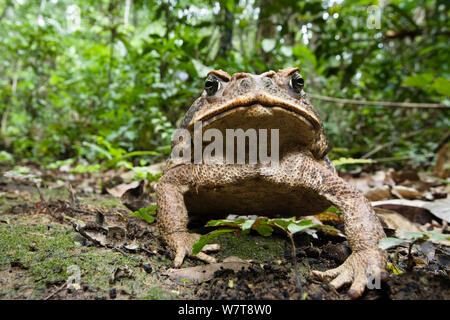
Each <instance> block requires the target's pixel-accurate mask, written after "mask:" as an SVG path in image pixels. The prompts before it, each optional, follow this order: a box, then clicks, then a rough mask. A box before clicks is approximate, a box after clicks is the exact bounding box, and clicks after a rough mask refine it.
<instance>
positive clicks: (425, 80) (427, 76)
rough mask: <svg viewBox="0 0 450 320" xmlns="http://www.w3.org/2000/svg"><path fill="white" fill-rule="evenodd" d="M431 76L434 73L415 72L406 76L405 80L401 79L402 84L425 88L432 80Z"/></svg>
mask: <svg viewBox="0 0 450 320" xmlns="http://www.w3.org/2000/svg"><path fill="white" fill-rule="evenodd" d="M433 78H434V75H433V74H432V73H422V74H416V75H414V76H409V77H406V78H405V80H403V84H404V85H405V86H409V87H418V88H425V87H426V86H428V85H429V84H430V83H431V81H433Z"/></svg>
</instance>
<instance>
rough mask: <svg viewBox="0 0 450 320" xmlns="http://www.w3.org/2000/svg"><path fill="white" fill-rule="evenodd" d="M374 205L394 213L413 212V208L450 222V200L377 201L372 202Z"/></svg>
mask: <svg viewBox="0 0 450 320" xmlns="http://www.w3.org/2000/svg"><path fill="white" fill-rule="evenodd" d="M372 205H373V206H374V207H383V208H387V209H391V210H394V211H399V210H413V208H418V209H421V210H423V209H425V210H427V211H428V212H430V213H431V214H433V215H434V216H436V217H438V218H440V219H442V220H445V221H447V222H450V198H445V199H438V200H434V201H422V200H406V199H392V200H383V201H375V202H372ZM427 222H430V221H427ZM423 224H425V223H423Z"/></svg>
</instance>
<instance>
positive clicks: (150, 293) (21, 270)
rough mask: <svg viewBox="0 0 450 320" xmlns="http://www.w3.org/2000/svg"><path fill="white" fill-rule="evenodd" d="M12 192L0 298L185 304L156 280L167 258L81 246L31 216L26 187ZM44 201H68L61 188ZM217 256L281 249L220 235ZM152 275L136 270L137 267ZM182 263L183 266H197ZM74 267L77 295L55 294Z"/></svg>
mask: <svg viewBox="0 0 450 320" xmlns="http://www.w3.org/2000/svg"><path fill="white" fill-rule="evenodd" d="M11 188H13V189H15V190H18V191H15V192H11V191H9V192H4V193H1V194H0V275H1V276H0V299H45V298H48V297H49V296H50V297H51V298H52V299H55V298H57V299H109V298H111V290H114V289H115V292H116V298H118V299H120V298H121V299H179V298H180V299H191V298H195V296H194V295H193V293H192V291H193V287H191V286H188V285H180V284H176V283H174V282H173V281H171V280H168V279H167V278H166V277H164V276H161V273H163V272H164V271H165V270H167V269H168V268H170V267H171V263H172V260H171V257H170V256H167V255H156V256H146V255H143V254H142V253H135V254H133V253H126V255H124V254H123V253H121V252H119V251H116V250H113V249H108V248H103V247H98V246H92V245H90V246H86V245H85V244H84V243H83V241H82V240H83V238H82V236H81V235H80V234H79V233H78V232H76V231H75V230H74V229H73V227H72V226H71V225H70V224H68V223H65V222H63V223H61V222H57V221H55V219H53V218H52V217H51V215H49V214H48V213H46V212H43V211H42V210H38V209H37V208H38V207H39V206H41V204H39V202H40V201H41V199H40V196H39V194H38V192H37V189H36V188H35V187H33V186H21V187H20V188H17V187H16V186H11ZM41 192H42V194H43V196H44V198H45V199H47V200H50V199H60V200H68V198H69V193H68V191H67V190H66V189H64V188H61V189H45V188H42V189H41ZM78 199H79V200H80V202H81V203H84V204H86V205H91V206H94V207H97V208H104V210H117V209H124V207H123V205H122V204H121V202H120V200H119V199H117V198H113V197H111V196H109V195H99V194H81V195H79V196H78ZM216 240H217V241H216V242H218V243H219V244H221V246H222V251H221V252H219V253H217V254H216V255H215V256H216V257H217V258H219V260H222V259H223V258H226V257H228V256H231V255H233V256H238V257H241V258H243V259H251V260H255V261H260V262H264V261H279V260H280V259H283V254H284V251H285V248H286V246H287V245H288V244H287V241H286V239H285V238H284V237H283V236H282V235H276V236H274V237H267V238H265V237H261V236H258V235H253V234H250V235H231V234H228V235H223V236H221V237H219V238H217V239H216ZM144 264H146V265H147V268H148V266H150V267H151V269H152V272H150V273H148V272H146V271H145V270H144V268H143V265H144ZM202 264H203V263H201V262H199V261H198V260H196V259H190V258H188V259H186V261H185V264H184V265H183V266H184V267H189V266H196V265H202ZM72 266H76V268H78V269H79V270H80V273H81V282H80V289H79V290H72V291H67V290H61V293H58V294H55V295H54V296H52V294H53V293H54V292H55V291H57V290H58V289H59V288H60V287H61V286H62V285H64V283H65V282H66V281H67V279H68V278H69V277H70V276H71V275H72V273H71V270H72V269H71V268H73V267H72ZM125 267H129V268H130V269H131V270H132V277H131V278H122V279H120V280H119V281H116V282H115V283H112V284H111V283H110V278H111V274H112V272H113V271H114V270H115V269H116V268H125Z"/></svg>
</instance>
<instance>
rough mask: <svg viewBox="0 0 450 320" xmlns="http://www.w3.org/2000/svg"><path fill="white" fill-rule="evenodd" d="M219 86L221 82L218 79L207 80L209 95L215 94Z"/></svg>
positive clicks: (206, 86) (206, 85)
mask: <svg viewBox="0 0 450 320" xmlns="http://www.w3.org/2000/svg"><path fill="white" fill-rule="evenodd" d="M218 88H219V83H218V81H217V80H207V81H206V82H205V89H206V92H207V93H208V95H212V94H214V93H215V92H216V91H217V89H218Z"/></svg>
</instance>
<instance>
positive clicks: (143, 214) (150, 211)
mask: <svg viewBox="0 0 450 320" xmlns="http://www.w3.org/2000/svg"><path fill="white" fill-rule="evenodd" d="M130 214H131V215H133V216H135V217H137V218H141V219H144V220H145V221H147V222H148V223H153V222H155V218H154V215H155V214H156V205H155V206H150V207H147V208H141V209H139V210H137V211H134V212H130Z"/></svg>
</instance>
